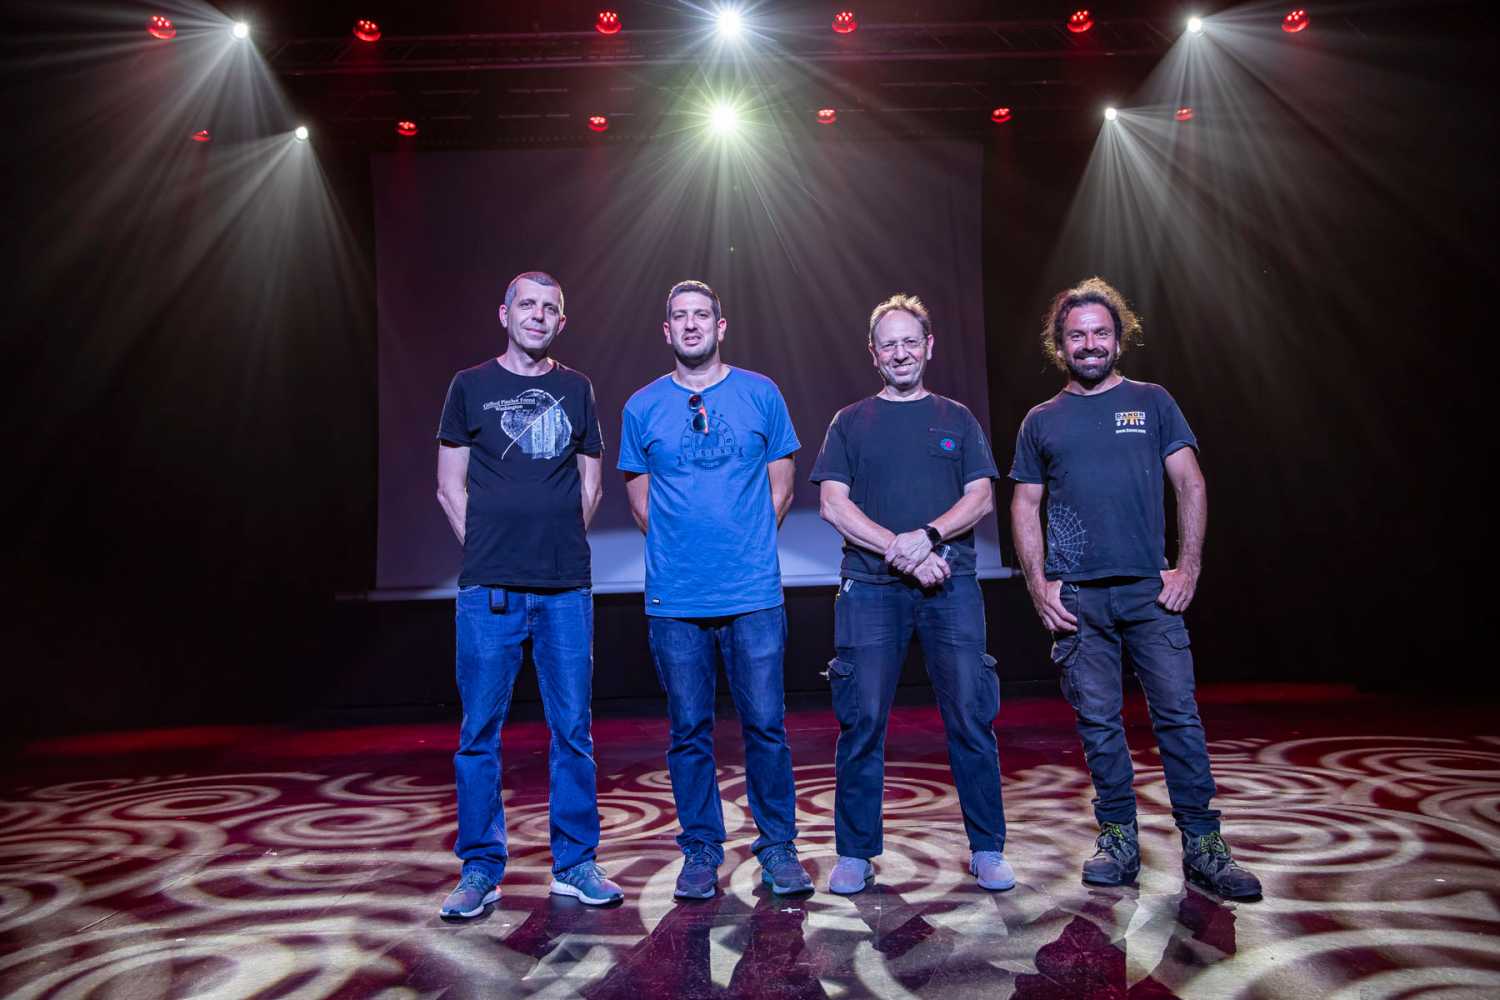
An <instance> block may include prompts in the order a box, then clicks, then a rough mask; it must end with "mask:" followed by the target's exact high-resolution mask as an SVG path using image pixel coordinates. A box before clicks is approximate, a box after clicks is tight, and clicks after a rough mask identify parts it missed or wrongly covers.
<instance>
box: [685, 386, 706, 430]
mask: <svg viewBox="0 0 1500 1000" xmlns="http://www.w3.org/2000/svg"><path fill="white" fill-rule="evenodd" d="M687 404H688V409H690V410H692V411H693V430H695V431H697V432H698V433H699V434H707V433H708V407H706V406H704V405H703V394H702V393H697V392H695V393H693V394H692V395H691V396H689V397H688V401H687Z"/></svg>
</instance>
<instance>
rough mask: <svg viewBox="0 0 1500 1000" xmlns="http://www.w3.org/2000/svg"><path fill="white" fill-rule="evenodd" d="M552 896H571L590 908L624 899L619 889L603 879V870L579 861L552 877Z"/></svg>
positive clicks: (590, 863) (592, 864) (593, 864)
mask: <svg viewBox="0 0 1500 1000" xmlns="http://www.w3.org/2000/svg"><path fill="white" fill-rule="evenodd" d="M551 891H552V895H554V896H573V897H575V898H577V899H579V900H582V901H583V902H585V903H587V904H588V905H590V906H604V905H606V904H608V903H618V902H619V901H620V900H622V899H624V898H625V893H624V892H622V891H621V890H620V887H619V886H617V885H615V884H614V883H613V882H611V881H610V880H609V879H608V878H606V877H605V874H604V869H603V868H600V867H599V866H598V865H596V864H595V863H594V862H592V861H581V862H579V863H578V864H576V865H574V866H573V867H572V868H565V869H563V870H562V871H560V872H558V873H556V874H555V875H553V876H552V890H551Z"/></svg>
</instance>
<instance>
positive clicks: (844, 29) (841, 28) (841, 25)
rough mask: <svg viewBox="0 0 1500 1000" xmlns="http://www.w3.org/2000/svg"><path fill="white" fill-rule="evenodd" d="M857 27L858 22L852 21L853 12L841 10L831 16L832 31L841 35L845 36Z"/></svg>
mask: <svg viewBox="0 0 1500 1000" xmlns="http://www.w3.org/2000/svg"><path fill="white" fill-rule="evenodd" d="M858 27H859V22H858V21H856V20H855V19H854V11H852V10H841V11H839V12H838V13H837V14H835V15H833V30H834V31H837V32H838V33H839V34H841V35H847V34H850V33H851V32H853V31H854V29H855V28H858Z"/></svg>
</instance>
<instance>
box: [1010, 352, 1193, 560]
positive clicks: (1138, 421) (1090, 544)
mask: <svg viewBox="0 0 1500 1000" xmlns="http://www.w3.org/2000/svg"><path fill="white" fill-rule="evenodd" d="M1181 448H1192V449H1193V450H1195V451H1196V450H1197V448H1198V439H1197V438H1195V437H1194V436H1193V430H1192V428H1190V427H1189V426H1188V422H1187V419H1186V418H1185V417H1183V415H1182V411H1181V410H1180V409H1178V408H1177V403H1176V401H1175V400H1173V399H1172V397H1171V396H1170V395H1168V394H1167V390H1165V389H1163V388H1162V387H1161V386H1159V385H1152V384H1151V383H1150V382H1133V381H1131V380H1130V379H1125V380H1124V381H1122V382H1121V383H1120V384H1119V385H1117V386H1115V387H1114V388H1113V389H1109V390H1106V391H1105V392H1101V393H1099V394H1098V395H1096V396H1080V395H1076V394H1074V393H1070V392H1060V393H1058V394H1057V395H1056V396H1053V397H1052V398H1051V399H1049V400H1047V401H1046V402H1045V403H1042V404H1040V405H1038V406H1034V407H1032V409H1031V412H1030V413H1028V414H1026V419H1025V420H1023V421H1021V431H1020V433H1019V434H1017V435H1016V459H1015V462H1014V464H1013V465H1012V466H1011V470H1010V478H1012V479H1014V480H1015V481H1016V482H1018V483H1037V484H1041V485H1044V486H1046V487H1047V566H1046V574H1047V579H1049V580H1068V581H1073V582H1076V581H1080V580H1100V579H1103V578H1105V577H1111V576H1138V577H1147V576H1156V575H1157V574H1158V573H1160V572H1161V571H1162V570H1164V569H1166V568H1167V557H1166V541H1165V537H1164V531H1165V528H1166V514H1165V512H1164V510H1163V508H1162V462H1163V461H1164V460H1165V459H1166V457H1167V456H1168V455H1170V454H1172V453H1173V452H1174V451H1177V450H1179V449H1181Z"/></svg>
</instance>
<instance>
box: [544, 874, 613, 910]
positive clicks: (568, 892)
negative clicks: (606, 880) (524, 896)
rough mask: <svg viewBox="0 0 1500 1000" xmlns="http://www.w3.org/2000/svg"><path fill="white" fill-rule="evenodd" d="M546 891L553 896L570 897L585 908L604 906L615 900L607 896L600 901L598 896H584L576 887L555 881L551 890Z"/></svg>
mask: <svg viewBox="0 0 1500 1000" xmlns="http://www.w3.org/2000/svg"><path fill="white" fill-rule="evenodd" d="M548 891H549V892H551V893H552V895H554V896H572V897H573V898H574V899H576V900H578V901H579V902H581V903H583V904H584V905H586V906H606V905H608V904H610V903H613V902H615V900H613V899H610V898H609V897H607V896H606V897H604V898H602V899H601V898H599V897H598V896H587V895H584V892H583V890H582V889H580V888H578V887H577V886H572V885H569V884H568V883H566V882H559V881H558V880H557V879H553V880H552V888H551V889H549V890H548Z"/></svg>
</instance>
